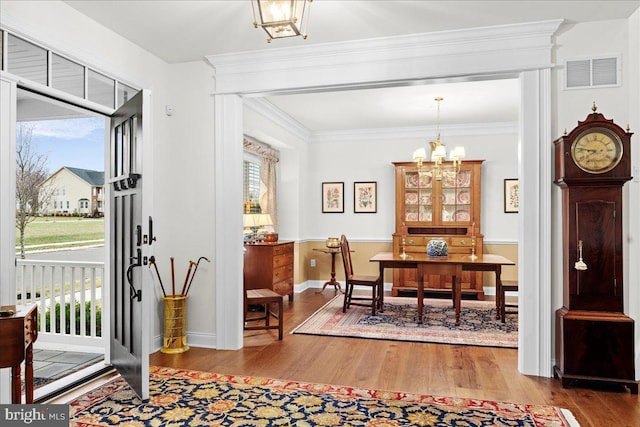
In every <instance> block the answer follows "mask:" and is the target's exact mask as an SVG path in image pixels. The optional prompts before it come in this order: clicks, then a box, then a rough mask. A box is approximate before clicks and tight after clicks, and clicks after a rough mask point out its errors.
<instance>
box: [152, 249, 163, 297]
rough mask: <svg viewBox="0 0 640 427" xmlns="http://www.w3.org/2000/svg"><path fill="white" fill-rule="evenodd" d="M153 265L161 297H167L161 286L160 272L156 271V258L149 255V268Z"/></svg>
mask: <svg viewBox="0 0 640 427" xmlns="http://www.w3.org/2000/svg"><path fill="white" fill-rule="evenodd" d="M152 264H153V267H154V268H155V270H156V276H158V280H159V281H160V289H162V295H164V297H165V298H166V297H167V293H166V292H165V291H164V285H163V284H162V278H161V277H160V272H159V271H158V266H157V265H156V257H155V256H153V255H151V257H150V258H149V268H151V265H152Z"/></svg>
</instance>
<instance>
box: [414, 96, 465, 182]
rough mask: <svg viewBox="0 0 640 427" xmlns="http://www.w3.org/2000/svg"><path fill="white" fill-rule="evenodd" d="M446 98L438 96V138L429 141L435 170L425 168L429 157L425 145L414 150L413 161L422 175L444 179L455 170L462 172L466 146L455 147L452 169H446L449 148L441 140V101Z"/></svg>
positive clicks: (452, 152)
mask: <svg viewBox="0 0 640 427" xmlns="http://www.w3.org/2000/svg"><path fill="white" fill-rule="evenodd" d="M443 99H444V98H442V97H437V98H435V101H436V102H437V103H438V110H437V111H438V112H437V117H436V135H437V136H436V140H435V142H429V146H430V148H431V161H432V162H433V170H431V171H425V170H424V160H425V159H426V158H427V150H426V149H425V148H423V147H421V148H418V149H416V150H415V151H414V152H413V161H415V162H416V164H417V166H418V173H419V174H420V175H431V176H432V177H433V178H435V179H436V180H438V181H440V180H442V175H443V174H446V173H451V172H453V173H454V174H456V173H458V172H460V166H461V165H462V159H463V158H464V155H465V153H464V147H455V148H454V149H453V150H451V152H450V153H449V161H451V170H445V165H443V162H444V160H445V159H446V158H447V149H446V148H445V146H444V144H442V142H440V101H442V100H443Z"/></svg>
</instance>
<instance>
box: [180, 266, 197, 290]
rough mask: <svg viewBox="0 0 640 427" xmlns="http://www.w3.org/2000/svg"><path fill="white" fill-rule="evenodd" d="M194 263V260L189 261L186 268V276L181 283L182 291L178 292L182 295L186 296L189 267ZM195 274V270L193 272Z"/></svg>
mask: <svg viewBox="0 0 640 427" xmlns="http://www.w3.org/2000/svg"><path fill="white" fill-rule="evenodd" d="M194 265H195V262H193V261H191V260H190V261H189V269H187V277H185V278H184V285H182V292H180V295H182V296H186V295H187V294H186V293H185V291H186V289H187V282H188V281H189V275H190V274H191V267H193V266H194ZM193 273H194V274H195V271H194V272H193Z"/></svg>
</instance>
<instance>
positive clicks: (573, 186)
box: [554, 103, 638, 394]
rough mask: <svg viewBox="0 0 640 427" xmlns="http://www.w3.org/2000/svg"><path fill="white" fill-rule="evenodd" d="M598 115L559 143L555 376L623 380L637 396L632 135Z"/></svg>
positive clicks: (568, 381) (564, 380) (564, 381)
mask: <svg viewBox="0 0 640 427" xmlns="http://www.w3.org/2000/svg"><path fill="white" fill-rule="evenodd" d="M592 110H593V113H591V114H589V115H588V116H587V118H586V119H585V120H584V121H579V122H578V126H577V127H576V128H575V129H573V130H572V131H571V132H570V133H568V134H566V132H565V135H563V136H562V137H560V138H558V139H557V140H555V141H554V145H555V181H554V183H555V184H556V185H558V186H559V187H560V188H561V191H562V218H563V220H562V223H563V227H562V228H563V229H562V247H563V280H562V289H563V292H562V295H563V297H562V300H563V301H562V303H563V304H562V308H560V309H558V310H557V311H556V365H555V366H554V376H555V377H557V378H559V379H560V380H561V382H562V386H563V387H567V386H569V385H570V384H572V383H574V382H576V381H581V380H583V381H586V382H609V383H619V384H622V385H624V386H626V387H627V388H628V389H629V390H630V391H631V393H634V394H637V393H638V382H636V381H635V369H634V362H635V355H634V321H633V319H632V318H630V317H628V316H626V315H625V314H624V312H623V310H624V304H623V298H624V295H623V282H624V277H623V274H624V273H623V271H624V270H623V260H624V258H623V253H622V250H623V230H622V213H623V210H622V205H623V195H622V187H623V186H624V184H625V183H626V182H627V181H629V180H630V179H631V153H630V142H631V135H632V133H630V132H629V130H628V129H627V131H625V130H624V129H622V128H621V127H619V126H618V125H616V124H615V123H614V122H613V120H609V119H606V118H605V117H604V116H603V115H602V114H600V113H597V112H596V110H597V108H596V106H595V103H594V105H593V108H592Z"/></svg>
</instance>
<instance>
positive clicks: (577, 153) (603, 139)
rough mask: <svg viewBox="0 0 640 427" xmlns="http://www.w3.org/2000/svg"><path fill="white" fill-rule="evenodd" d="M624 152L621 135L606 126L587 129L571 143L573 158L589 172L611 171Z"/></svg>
mask: <svg viewBox="0 0 640 427" xmlns="http://www.w3.org/2000/svg"><path fill="white" fill-rule="evenodd" d="M623 153H624V149H623V147H622V140H621V139H620V137H619V136H618V135H616V134H615V133H613V132H611V131H610V130H608V129H605V128H597V127H596V128H591V129H587V130H585V131H583V132H582V133H581V134H580V135H578V137H577V138H576V139H575V141H574V142H573V144H571V158H572V159H573V161H574V162H575V163H576V165H577V166H578V167H579V168H580V169H582V170H583V171H585V172H587V173H593V174H601V173H605V172H609V171H610V170H611V169H613V168H614V167H616V166H617V165H618V163H620V160H621V159H622V155H623Z"/></svg>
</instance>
